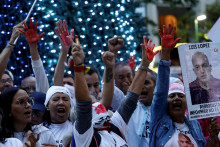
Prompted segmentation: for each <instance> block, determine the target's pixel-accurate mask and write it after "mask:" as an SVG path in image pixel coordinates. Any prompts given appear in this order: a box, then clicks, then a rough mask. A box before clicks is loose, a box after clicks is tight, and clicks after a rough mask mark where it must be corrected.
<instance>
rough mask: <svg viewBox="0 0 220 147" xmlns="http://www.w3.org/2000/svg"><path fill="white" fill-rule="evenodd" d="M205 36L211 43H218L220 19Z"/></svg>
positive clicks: (219, 38)
mask: <svg viewBox="0 0 220 147" xmlns="http://www.w3.org/2000/svg"><path fill="white" fill-rule="evenodd" d="M206 36H207V37H208V38H209V39H210V40H212V41H213V42H220V17H219V18H218V20H217V21H216V23H215V24H214V25H213V27H212V28H211V30H210V31H209V32H208V34H207V35H206Z"/></svg>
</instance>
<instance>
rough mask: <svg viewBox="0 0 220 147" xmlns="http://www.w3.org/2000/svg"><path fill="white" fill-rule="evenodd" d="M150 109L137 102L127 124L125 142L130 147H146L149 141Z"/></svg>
mask: <svg viewBox="0 0 220 147" xmlns="http://www.w3.org/2000/svg"><path fill="white" fill-rule="evenodd" d="M150 116H151V114H150V107H146V106H145V105H144V104H143V103H141V102H138V103H137V107H136V109H135V110H134V113H133V114H132V116H131V118H130V120H129V122H128V132H127V133H126V134H125V138H126V141H127V143H128V145H129V146H131V147H148V146H149V141H150Z"/></svg>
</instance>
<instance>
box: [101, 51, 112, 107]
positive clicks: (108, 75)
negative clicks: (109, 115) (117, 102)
mask: <svg viewBox="0 0 220 147" xmlns="http://www.w3.org/2000/svg"><path fill="white" fill-rule="evenodd" d="M102 61H103V62H104V64H105V71H104V74H103V82H104V85H103V92H102V99H101V101H100V103H102V104H103V105H104V106H105V108H106V109H107V110H108V109H109V108H110V107H111V104H112V98H113V92H114V75H115V57H114V54H113V53H111V52H108V51H107V52H104V53H103V55H102Z"/></svg>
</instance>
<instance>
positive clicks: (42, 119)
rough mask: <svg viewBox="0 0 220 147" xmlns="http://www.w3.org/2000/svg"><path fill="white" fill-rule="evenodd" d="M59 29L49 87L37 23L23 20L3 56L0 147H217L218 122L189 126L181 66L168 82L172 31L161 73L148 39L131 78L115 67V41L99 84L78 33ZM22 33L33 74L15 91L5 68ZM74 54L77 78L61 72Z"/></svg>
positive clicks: (165, 38) (165, 36)
mask: <svg viewBox="0 0 220 147" xmlns="http://www.w3.org/2000/svg"><path fill="white" fill-rule="evenodd" d="M56 25H57V28H55V32H56V34H57V35H58V37H59V40H60V43H61V49H60V55H59V59H58V63H57V65H56V69H55V73H54V80H53V84H54V85H52V86H51V87H50V86H49V83H48V79H47V76H46V73H45V70H44V67H43V63H42V61H41V58H40V55H39V52H38V49H37V43H38V42H39V41H40V38H41V37H42V36H43V35H44V33H42V34H40V35H39V34H37V26H38V23H36V24H35V26H34V24H33V22H32V20H31V19H30V26H29V27H28V26H27V24H26V23H25V22H22V23H19V24H18V25H16V26H14V27H13V30H12V34H11V38H10V41H9V42H8V44H7V45H6V47H5V49H4V50H3V51H2V53H1V54H0V77H1V81H0V93H1V94H0V146H1V147H2V146H3V147H4V146H5V147H9V146H10V147H13V146H18V147H20V146H25V147H34V146H37V147H40V146H48V147H56V146H57V147H75V146H76V147H89V146H91V147H98V146H100V147H148V146H149V147H159V146H165V147H178V146H179V147H183V146H184V147H186V146H195V147H205V146H207V147H213V146H216V147H217V146H220V142H219V140H220V138H219V137H218V135H219V132H220V126H219V123H220V121H219V117H217V118H208V119H202V120H198V121H197V120H189V118H188V117H187V105H186V97H185V91H184V86H183V80H182V77H181V72H179V69H181V68H178V72H179V73H178V76H176V77H175V78H173V77H172V78H171V77H170V64H171V61H170V53H171V51H172V50H173V49H174V47H175V45H176V43H177V42H178V41H179V40H180V39H181V38H177V39H174V34H175V30H176V27H175V26H174V27H172V26H171V25H169V26H168V27H167V28H166V27H165V26H163V29H162V30H159V34H160V37H161V44H162V50H161V53H160V54H161V55H160V58H161V59H160V61H159V62H158V74H156V73H155V72H154V71H152V70H150V69H149V68H148V66H149V64H150V63H151V61H152V60H153V58H154V56H155V55H156V54H157V53H158V51H157V52H153V49H154V46H155V45H154V44H152V41H151V40H149V41H147V38H146V37H145V36H144V37H143V42H144V43H143V44H141V47H142V60H141V63H140V65H139V66H138V70H137V71H136V73H134V72H133V70H132V69H131V67H130V66H129V64H128V63H125V62H119V63H116V58H117V53H118V51H119V50H120V49H121V48H122V47H123V44H124V40H123V39H122V38H121V37H113V38H111V39H109V40H108V49H109V50H108V51H106V52H104V53H103V54H102V61H103V63H104V65H105V71H104V74H103V79H101V76H100V75H99V72H98V70H97V69H96V68H95V67H92V66H90V65H84V60H85V59H86V57H85V55H84V52H83V49H82V46H81V45H80V43H79V41H78V40H77V39H78V38H77V37H76V36H74V29H71V32H70V33H69V32H68V27H67V25H66V21H65V20H64V21H61V20H59V21H58V22H56ZM22 34H24V35H25V37H26V40H27V42H28V44H29V49H30V54H31V64H32V69H33V72H34V75H35V76H34V77H31V76H28V77H25V78H24V79H23V80H22V81H21V86H20V87H14V86H13V80H14V77H13V75H12V74H11V72H10V71H9V70H7V69H6V67H7V63H8V60H9V58H10V55H11V53H12V51H13V48H14V46H15V44H14V41H15V39H16V38H17V37H19V36H20V35H22ZM70 48H71V56H72V57H71V60H72V64H71V66H72V68H73V69H74V76H73V75H71V74H68V73H65V72H64V71H65V66H66V64H65V63H66V61H67V56H68V52H69V49H70ZM176 71H177V70H176ZM174 75H177V74H176V73H175V74H174ZM180 77H181V78H180ZM100 83H102V84H101V85H102V86H101V87H102V88H100ZM219 136H220V135H219Z"/></svg>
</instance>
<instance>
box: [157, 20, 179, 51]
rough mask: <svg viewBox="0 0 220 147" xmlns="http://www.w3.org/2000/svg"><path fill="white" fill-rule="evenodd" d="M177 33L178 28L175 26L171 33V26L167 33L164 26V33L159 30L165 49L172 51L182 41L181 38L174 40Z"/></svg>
mask: <svg viewBox="0 0 220 147" xmlns="http://www.w3.org/2000/svg"><path fill="white" fill-rule="evenodd" d="M175 31H176V27H175V26H174V27H173V29H172V32H171V24H169V26H168V30H167V32H166V26H165V25H163V33H162V31H161V30H160V29H159V34H160V37H161V42H162V48H163V49H169V50H172V49H173V48H174V47H175V45H176V43H177V42H178V41H179V40H181V38H177V39H175V40H174V34H175Z"/></svg>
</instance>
